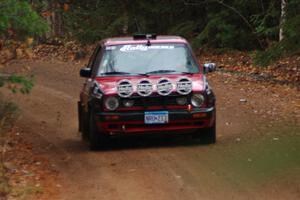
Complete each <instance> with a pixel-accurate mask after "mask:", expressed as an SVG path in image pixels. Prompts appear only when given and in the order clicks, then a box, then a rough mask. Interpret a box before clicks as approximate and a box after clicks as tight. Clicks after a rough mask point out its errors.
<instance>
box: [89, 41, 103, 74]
mask: <svg viewBox="0 0 300 200" xmlns="http://www.w3.org/2000/svg"><path fill="white" fill-rule="evenodd" d="M100 54H101V46H100V45H99V46H97V47H96V49H95V50H94V52H93V54H92V56H91V58H90V60H89V63H88V66H87V67H88V68H90V69H91V70H92V76H93V75H95V72H96V71H97V68H98V67H97V64H96V63H97V62H98V60H99V57H100V56H101V55H100Z"/></svg>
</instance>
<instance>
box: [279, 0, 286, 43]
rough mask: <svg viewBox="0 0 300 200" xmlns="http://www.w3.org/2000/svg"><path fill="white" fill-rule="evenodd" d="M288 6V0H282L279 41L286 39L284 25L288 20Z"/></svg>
mask: <svg viewBox="0 0 300 200" xmlns="http://www.w3.org/2000/svg"><path fill="white" fill-rule="evenodd" d="M286 8H287V0H281V17H280V28H279V41H281V40H283V39H284V33H283V27H284V24H285V21H286Z"/></svg>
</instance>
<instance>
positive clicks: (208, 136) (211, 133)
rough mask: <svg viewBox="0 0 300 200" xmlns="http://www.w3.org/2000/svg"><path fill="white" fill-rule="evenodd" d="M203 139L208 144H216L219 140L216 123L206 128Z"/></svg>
mask: <svg viewBox="0 0 300 200" xmlns="http://www.w3.org/2000/svg"><path fill="white" fill-rule="evenodd" d="M202 136H203V141H204V142H205V143H206V144H215V143H216V141H217V138H216V124H214V125H213V126H212V127H210V128H206V129H205V130H204V133H203V135H202Z"/></svg>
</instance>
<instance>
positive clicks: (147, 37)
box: [133, 34, 156, 40]
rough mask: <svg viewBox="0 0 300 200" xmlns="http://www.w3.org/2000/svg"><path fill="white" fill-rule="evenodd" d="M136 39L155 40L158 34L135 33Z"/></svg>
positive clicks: (134, 37)
mask: <svg viewBox="0 0 300 200" xmlns="http://www.w3.org/2000/svg"><path fill="white" fill-rule="evenodd" d="M133 39H134V40H155V39H156V34H134V35H133Z"/></svg>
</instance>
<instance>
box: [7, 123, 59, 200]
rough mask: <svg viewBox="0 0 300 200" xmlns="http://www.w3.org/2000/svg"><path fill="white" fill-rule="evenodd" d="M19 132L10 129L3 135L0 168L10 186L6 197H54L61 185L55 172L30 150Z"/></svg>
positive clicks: (47, 163) (56, 196) (29, 145)
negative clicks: (4, 149) (5, 143)
mask: <svg viewBox="0 0 300 200" xmlns="http://www.w3.org/2000/svg"><path fill="white" fill-rule="evenodd" d="M22 134H23V133H21V132H19V131H18V130H17V129H16V128H14V129H13V130H12V131H11V132H9V134H8V137H7V144H8V145H7V148H6V154H5V161H4V167H5V168H6V172H7V177H8V183H9V187H10V193H9V195H8V199H10V200H14V199H31V200H34V199H57V198H58V194H59V188H60V187H61V185H60V184H59V178H58V172H57V171H56V170H55V168H54V167H53V166H51V165H50V163H49V161H48V160H47V159H45V158H44V157H43V156H41V155H40V154H38V153H35V152H34V150H33V147H32V145H31V144H29V143H26V142H25V141H24V140H23V139H22V136H21V135H22ZM58 186H60V187H58Z"/></svg>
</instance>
